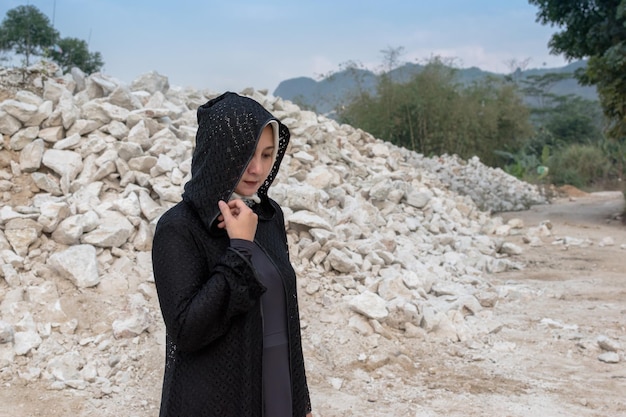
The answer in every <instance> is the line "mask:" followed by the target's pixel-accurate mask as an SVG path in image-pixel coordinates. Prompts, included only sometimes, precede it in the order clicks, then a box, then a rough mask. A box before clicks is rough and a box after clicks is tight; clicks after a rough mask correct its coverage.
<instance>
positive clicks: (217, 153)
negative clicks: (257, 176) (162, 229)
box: [183, 92, 290, 229]
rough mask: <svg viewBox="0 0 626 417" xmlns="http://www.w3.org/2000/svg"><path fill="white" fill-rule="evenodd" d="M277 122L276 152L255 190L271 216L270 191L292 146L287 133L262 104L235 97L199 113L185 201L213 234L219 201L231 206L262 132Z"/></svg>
mask: <svg viewBox="0 0 626 417" xmlns="http://www.w3.org/2000/svg"><path fill="white" fill-rule="evenodd" d="M272 120H274V121H276V123H277V124H278V126H279V129H278V149H277V150H276V159H275V161H274V165H273V166H272V169H271V170H270V173H269V174H268V176H267V179H266V180H265V182H264V183H263V184H262V185H261V187H259V190H258V191H257V194H258V196H259V197H260V199H261V203H260V205H261V208H260V211H261V214H265V215H266V216H267V215H270V213H269V212H268V211H271V210H272V209H271V205H270V204H269V201H268V197H267V190H268V189H269V187H270V185H271V184H272V182H273V181H274V179H275V178H276V174H277V173H278V168H279V167H280V163H281V161H282V159H283V157H284V156H285V151H286V150H287V145H288V144H289V137H290V134H289V129H288V128H287V126H285V125H283V124H282V123H281V122H280V120H278V119H276V118H275V117H274V116H272V114H271V113H270V112H268V111H267V110H266V109H265V108H264V107H263V106H262V105H261V104H260V103H258V102H257V101H255V100H253V99H251V98H249V97H243V96H240V95H238V94H235V93H232V92H226V93H224V94H222V95H220V96H218V97H216V98H213V99H211V100H209V101H208V102H207V103H206V104H204V105H202V106H200V107H199V108H198V131H197V133H196V147H195V149H194V153H193V157H192V160H191V179H190V180H189V182H187V184H185V191H184V193H183V200H185V201H187V202H189V203H191V204H192V205H193V206H194V208H195V209H196V211H197V212H198V213H199V214H200V217H201V218H202V221H203V222H204V223H205V225H206V226H207V227H208V228H209V229H210V228H211V225H212V224H213V222H214V221H215V219H216V218H217V216H218V215H219V212H220V211H219V208H218V206H217V203H218V201H220V200H224V201H228V200H229V199H230V196H231V195H232V193H233V192H234V190H235V188H236V187H237V184H238V183H239V180H240V178H241V176H242V175H243V172H244V170H245V168H246V166H247V165H248V163H249V162H250V160H251V158H252V157H253V156H254V151H255V149H256V145H257V142H258V141H259V138H260V136H261V132H262V131H263V128H264V127H265V126H266V125H267V124H268V123H269V122H270V121H272Z"/></svg>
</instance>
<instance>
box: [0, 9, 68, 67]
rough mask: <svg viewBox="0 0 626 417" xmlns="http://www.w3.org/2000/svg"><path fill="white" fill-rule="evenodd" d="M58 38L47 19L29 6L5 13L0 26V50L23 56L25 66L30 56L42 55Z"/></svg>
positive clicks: (28, 63) (28, 62)
mask: <svg viewBox="0 0 626 417" xmlns="http://www.w3.org/2000/svg"><path fill="white" fill-rule="evenodd" d="M58 38H59V33H58V32H57V31H56V30H55V29H54V28H53V27H52V25H51V24H50V20H49V19H48V17H47V16H46V15H44V14H43V13H41V12H40V11H39V9H37V8H36V7H35V6H31V5H28V6H18V7H16V8H14V9H11V10H9V11H7V14H6V16H5V18H4V20H3V21H2V24H0V50H3V51H13V52H15V53H16V54H18V55H24V58H25V64H26V66H28V65H30V57H31V56H32V55H40V56H41V55H44V54H45V52H46V51H47V50H48V48H50V47H51V46H53V45H54V44H55V43H56V42H57V40H58Z"/></svg>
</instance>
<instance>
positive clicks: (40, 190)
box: [0, 70, 544, 396]
mask: <svg viewBox="0 0 626 417" xmlns="http://www.w3.org/2000/svg"><path fill="white" fill-rule="evenodd" d="M48 73H49V74H54V76H46V75H43V74H40V75H39V76H34V77H32V80H33V81H32V83H31V84H29V85H27V86H25V87H24V88H22V89H20V90H18V91H15V92H14V93H12V94H11V97H10V98H7V99H5V100H4V101H2V102H0V133H1V134H2V135H3V138H4V140H3V142H2V143H0V192H1V198H2V208H0V278H1V279H0V379H2V380H4V381H12V380H14V379H22V380H26V381H34V380H38V381H39V380H41V381H45V382H46V383H48V384H49V386H50V387H51V388H57V389H64V388H79V389H83V390H91V391H93V392H94V396H97V395H100V396H101V395H104V394H107V395H108V394H111V393H115V392H122V391H124V389H125V387H127V386H129V385H133V384H138V383H139V382H138V378H140V377H141V375H144V374H145V372H147V371H144V372H143V373H142V372H139V371H138V369H140V368H141V367H142V365H141V363H142V361H141V360H140V359H141V358H142V357H143V355H144V353H143V352H144V350H145V349H146V346H152V345H157V346H159V349H160V346H161V345H160V343H162V339H163V325H162V322H161V316H160V311H159V306H158V300H157V298H156V296H155V288H154V282H153V278H152V271H151V260H150V249H151V241H152V236H153V231H154V226H155V224H156V222H157V220H158V218H159V216H160V215H161V214H162V213H163V212H164V211H165V210H166V209H167V208H169V207H171V206H172V205H174V204H175V203H176V202H178V201H179V200H180V197H181V193H182V190H183V186H184V184H185V182H186V181H187V180H188V178H189V175H190V165H191V156H192V152H193V148H194V140H195V132H196V128H197V122H196V109H197V108H198V106H200V105H201V104H203V103H205V102H206V101H207V100H208V99H210V98H212V97H214V96H215V95H216V94H217V93H214V92H210V91H195V90H183V89H173V88H170V86H169V82H168V80H167V78H166V77H164V76H162V75H159V74H157V73H149V74H145V75H143V76H141V77H139V78H138V79H137V80H136V81H134V82H133V83H132V84H131V85H124V84H123V83H120V82H117V81H116V80H115V79H113V78H110V77H108V76H105V75H101V74H93V75H90V76H85V75H84V74H82V73H81V72H80V71H77V70H74V71H72V73H71V74H59V73H58V72H57V73H55V71H51V70H48ZM241 93H242V94H246V95H248V96H250V97H252V98H254V99H256V100H258V101H259V102H260V103H262V104H263V105H264V106H265V107H266V108H267V109H268V110H269V111H271V112H272V113H273V114H274V115H275V116H277V117H278V118H280V119H281V120H282V121H283V122H284V123H285V124H286V125H287V126H288V127H289V128H290V129H291V133H292V139H291V144H290V149H289V151H288V155H287V156H286V157H285V159H284V162H283V165H282V167H281V171H280V172H279V177H278V178H277V180H276V182H275V185H274V186H273V187H272V189H271V190H270V194H271V196H272V197H273V198H275V199H276V200H277V201H278V202H279V203H280V204H281V205H282V206H283V207H284V210H285V218H286V227H287V233H288V239H289V244H290V251H291V256H292V259H293V263H294V266H295V268H296V270H297V272H298V274H299V277H300V282H301V298H302V304H303V307H302V312H303V318H302V319H303V327H304V332H305V337H304V341H305V349H313V348H314V347H315V346H316V345H317V344H320V343H323V340H321V339H322V336H321V335H320V334H317V333H316V332H317V327H315V326H316V325H317V324H316V323H322V325H328V323H334V324H337V325H343V324H344V323H345V324H348V326H347V327H346V332H351V333H353V334H354V335H356V336H355V337H367V336H368V335H372V334H382V335H389V334H397V335H406V336H407V337H415V336H416V335H422V336H423V337H433V338H443V339H445V340H454V341H458V340H470V339H471V338H473V337H474V336H475V335H477V334H487V333H489V332H491V331H494V330H495V329H496V328H497V327H498V323H497V320H494V319H493V317H492V316H491V314H490V313H489V309H490V307H493V306H494V304H495V303H496V302H497V300H498V293H497V290H496V289H494V288H493V287H492V286H491V285H489V283H488V282H486V281H485V280H484V279H483V274H484V273H485V272H499V271H505V270H508V269H511V268H520V267H521V266H520V265H518V264H516V263H515V262H513V261H512V260H511V258H510V257H509V255H511V254H518V253H519V252H520V248H519V247H516V246H515V245H511V244H502V242H501V240H500V239H499V238H498V234H497V233H496V232H497V230H498V228H499V227H501V226H502V224H501V220H499V218H493V217H491V216H490V214H489V211H497V210H500V209H519V208H523V207H527V204H528V203H529V202H531V201H532V202H533V203H537V202H542V201H544V200H543V198H542V197H541V195H540V194H539V193H538V191H537V190H536V189H535V188H534V187H532V186H530V185H528V184H524V183H521V182H520V181H517V180H516V179H515V178H513V177H510V176H508V175H506V174H504V173H502V172H501V171H499V172H497V174H494V171H493V170H491V169H488V168H486V167H484V166H483V165H481V164H480V162H479V161H478V160H472V161H470V162H469V163H461V161H459V160H458V159H456V158H454V157H445V158H443V159H442V158H435V159H432V160H431V159H429V158H425V157H423V156H422V155H419V154H416V153H414V152H411V151H408V150H406V149H402V148H399V147H396V146H393V145H391V144H389V143H386V142H383V141H380V140H377V139H375V138H374V137H372V136H371V135H369V134H368V133H366V132H363V131H361V130H359V129H355V128H353V127H351V126H348V125H340V124H338V123H337V122H335V121H333V120H331V119H327V118H325V117H323V116H319V115H317V114H314V113H312V112H309V111H302V110H301V109H300V108H298V107H297V106H296V105H294V104H292V103H290V102H288V101H284V100H282V99H280V98H276V97H273V96H271V95H268V94H267V92H266V91H256V90H254V89H247V90H245V91H242V92H241ZM458 182H463V183H464V184H465V186H464V187H459V186H457V185H455V184H457V183H458ZM454 190H456V191H461V190H465V191H466V192H464V193H459V192H456V191H454ZM502 190H505V192H501V191H502ZM472 197H474V198H478V199H479V200H480V201H479V203H480V205H481V207H483V210H481V209H479V208H478V206H477V204H476V202H475V201H474V200H472ZM313 315H316V316H313Z"/></svg>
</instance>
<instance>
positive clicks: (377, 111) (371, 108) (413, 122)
mask: <svg viewBox="0 0 626 417" xmlns="http://www.w3.org/2000/svg"><path fill="white" fill-rule="evenodd" d="M388 68H393V66H389V67H388ZM457 75H458V71H457V69H456V68H454V67H452V66H451V65H449V64H448V63H446V62H444V60H442V59H439V58H433V59H431V60H430V61H429V62H428V63H427V64H426V65H425V66H424V67H423V68H422V69H421V70H420V71H419V72H418V73H417V74H415V75H414V76H413V77H412V78H411V79H410V80H409V81H408V82H406V83H399V82H394V81H393V80H392V77H391V76H390V74H388V73H384V74H382V75H380V76H379V82H378V88H377V90H376V94H370V93H367V92H363V91H361V93H360V94H358V95H356V96H355V97H354V98H353V100H352V101H351V102H350V104H348V105H346V106H344V107H342V108H340V109H338V115H339V120H340V121H341V122H343V123H348V124H351V125H352V126H355V127H359V128H361V129H363V130H365V131H367V132H369V133H371V134H372V135H374V136H375V137H378V138H380V139H383V140H387V141H389V142H392V143H394V144H396V145H399V146H403V147H405V148H408V149H411V150H415V151H417V152H420V153H422V154H424V155H441V154H444V153H448V154H457V155H459V156H460V157H462V158H470V157H472V156H474V155H477V156H478V157H479V158H480V159H481V160H482V161H483V162H484V163H485V164H488V165H495V164H497V163H498V161H499V159H500V157H499V156H498V155H497V154H496V153H495V152H494V151H495V150H496V149H513V148H516V147H519V145H518V142H521V141H522V139H524V138H526V137H527V136H529V135H530V134H531V133H532V129H531V126H530V124H529V122H528V110H527V109H526V107H525V105H524V104H523V102H522V100H521V98H520V97H519V94H518V93H517V87H516V86H515V85H514V84H512V83H509V82H505V81H502V80H497V79H495V78H492V79H488V80H484V81H480V82H476V83H474V84H473V85H472V86H469V87H464V86H463V85H462V84H461V83H460V82H459V81H458V79H457Z"/></svg>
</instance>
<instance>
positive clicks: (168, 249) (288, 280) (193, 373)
mask: <svg viewBox="0 0 626 417" xmlns="http://www.w3.org/2000/svg"><path fill="white" fill-rule="evenodd" d="M264 200H265V201H264V204H262V205H259V206H260V207H261V206H265V207H266V209H270V210H269V212H273V215H272V216H270V217H267V216H263V215H261V216H259V224H258V227H257V233H256V237H255V241H256V242H257V244H258V245H259V246H260V247H261V248H263V250H265V251H266V252H267V254H268V256H269V257H270V258H271V259H272V260H273V262H274V263H275V264H276V267H277V269H278V270H279V271H280V272H281V278H282V279H283V280H284V283H285V288H286V291H287V294H286V296H287V297H286V302H287V319H288V326H289V349H290V367H291V381H292V398H293V416H294V417H304V416H305V415H306V414H307V413H308V412H310V410H311V404H310V398H309V392H308V387H307V382H306V376H305V369H304V359H303V355H302V344H301V335H300V320H299V313H298V302H297V294H296V276H295V272H294V270H293V267H292V266H291V263H290V261H289V253H288V246H287V240H286V235H285V228H284V220H283V214H282V210H281V209H280V207H279V206H278V204H276V203H275V202H274V201H272V200H270V199H268V198H267V197H265V198H264ZM260 207H259V208H260ZM229 242H230V241H229V238H228V236H227V234H226V233H224V232H222V233H216V232H215V231H210V230H207V227H206V226H205V223H203V221H202V219H201V218H200V217H199V215H198V213H197V211H196V210H195V209H194V208H193V206H192V205H191V204H190V203H188V202H186V201H182V202H180V203H178V204H177V205H176V206H174V207H173V208H171V209H170V210H168V211H167V212H166V213H164V214H163V216H162V217H161V218H160V220H159V222H158V224H157V227H156V231H155V236H154V242H153V248H152V261H153V269H154V278H155V283H156V288H157V293H158V296H159V303H160V305H161V311H162V314H163V319H164V321H165V325H166V331H167V336H166V358H165V376H164V380H163V391H162V398H161V412H160V417H174V416H179V417H202V416H206V417H209V416H215V417H218V416H219V417H229V416H232V417H235V416H236V417H241V416H246V417H248V416H249V417H256V416H259V417H260V416H262V415H263V405H262V369H261V364H262V354H263V329H262V326H263V323H262V320H263V319H262V315H261V303H260V296H261V294H262V293H263V291H264V288H263V286H262V285H261V283H260V282H259V281H258V280H257V278H256V277H255V273H254V270H253V269H252V266H251V265H250V263H249V261H248V260H247V259H246V258H245V257H244V256H242V255H241V254H239V253H238V252H237V251H235V250H233V249H231V248H229Z"/></svg>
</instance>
